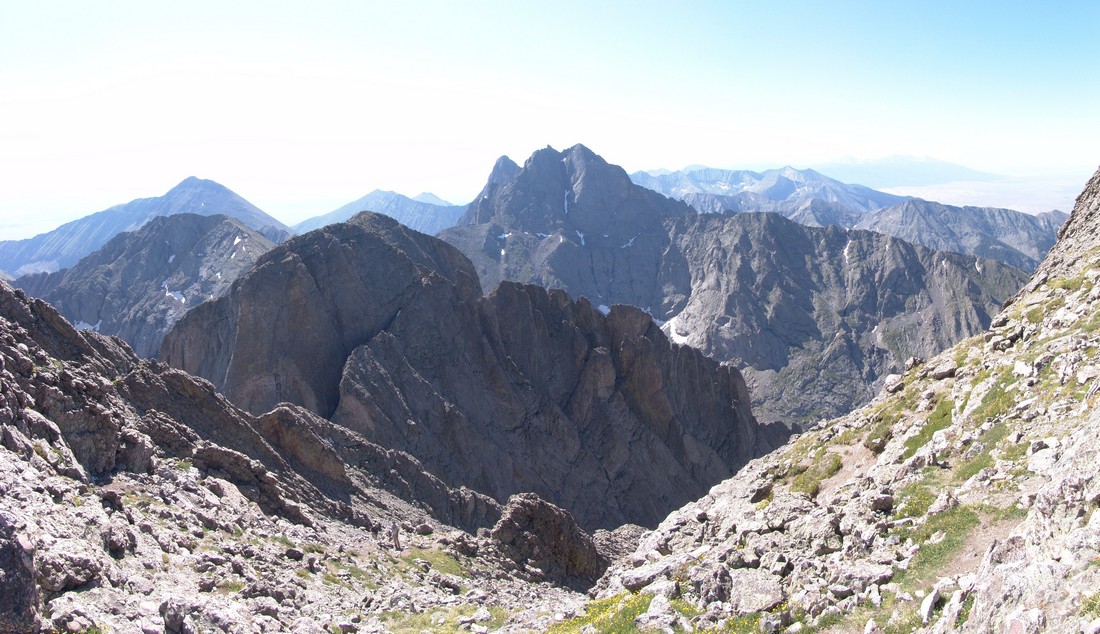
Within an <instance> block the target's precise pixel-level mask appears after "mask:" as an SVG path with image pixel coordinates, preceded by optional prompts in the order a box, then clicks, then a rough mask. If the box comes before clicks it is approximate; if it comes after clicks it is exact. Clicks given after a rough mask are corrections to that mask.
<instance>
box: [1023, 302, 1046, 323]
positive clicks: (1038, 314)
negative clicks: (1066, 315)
mask: <svg viewBox="0 0 1100 634" xmlns="http://www.w3.org/2000/svg"><path fill="white" fill-rule="evenodd" d="M1046 312H1047V311H1046V308H1044V307H1043V306H1036V307H1035V308H1032V309H1031V310H1029V311H1027V312H1026V313H1024V317H1025V318H1027V320H1028V321H1029V322H1030V323H1033V324H1037V323H1039V322H1041V321H1043V316H1044V315H1046Z"/></svg>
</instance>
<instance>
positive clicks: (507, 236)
mask: <svg viewBox="0 0 1100 634" xmlns="http://www.w3.org/2000/svg"><path fill="white" fill-rule="evenodd" d="M511 235H512V232H511V231H509V232H508V233H502V234H500V235H499V236H497V240H507V239H508V238H509V237H510V236H511Z"/></svg>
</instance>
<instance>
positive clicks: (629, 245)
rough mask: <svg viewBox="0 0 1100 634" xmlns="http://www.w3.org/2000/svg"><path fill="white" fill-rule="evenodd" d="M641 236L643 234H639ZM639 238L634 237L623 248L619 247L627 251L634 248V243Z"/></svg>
mask: <svg viewBox="0 0 1100 634" xmlns="http://www.w3.org/2000/svg"><path fill="white" fill-rule="evenodd" d="M640 235H642V234H640V233H639V234H638V236H640ZM638 236H634V237H633V238H631V239H629V240H627V241H626V244H624V245H623V246H621V247H619V248H620V249H625V248H627V247H632V246H634V241H635V240H637V239H638Z"/></svg>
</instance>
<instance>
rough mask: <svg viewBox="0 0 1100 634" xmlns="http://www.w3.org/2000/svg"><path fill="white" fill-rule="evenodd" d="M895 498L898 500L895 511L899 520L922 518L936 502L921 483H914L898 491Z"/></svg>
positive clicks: (933, 496)
mask: <svg viewBox="0 0 1100 634" xmlns="http://www.w3.org/2000/svg"><path fill="white" fill-rule="evenodd" d="M897 498H898V500H900V503H899V504H898V506H897V511H896V515H897V517H899V518H904V517H924V515H925V514H927V513H928V508H929V507H930V506H932V503H933V502H935V501H936V495H935V494H934V493H932V490H931V489H930V488H928V486H927V485H926V484H924V483H922V482H915V483H913V484H910V485H908V486H906V487H905V488H904V489H902V490H901V491H898V495H897Z"/></svg>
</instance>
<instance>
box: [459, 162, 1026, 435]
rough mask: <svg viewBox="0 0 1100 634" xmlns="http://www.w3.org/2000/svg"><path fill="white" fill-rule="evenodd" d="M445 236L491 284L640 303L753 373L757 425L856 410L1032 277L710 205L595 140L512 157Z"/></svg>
mask: <svg viewBox="0 0 1100 634" xmlns="http://www.w3.org/2000/svg"><path fill="white" fill-rule="evenodd" d="M811 206H812V205H811ZM819 206H820V205H819ZM440 237H441V238H442V239H444V240H447V241H448V242H450V243H452V244H454V245H455V246H457V247H458V248H459V249H461V250H462V252H463V253H464V254H466V255H467V256H468V257H469V258H470V260H471V262H473V265H474V267H475V269H476V270H477V273H478V275H480V276H481V279H482V280H483V281H488V283H495V281H496V280H502V279H510V280H517V281H521V282H530V283H537V284H540V285H542V286H546V287H550V288H554V287H557V288H562V289H565V290H566V291H567V292H569V293H570V294H571V295H573V296H575V297H577V296H583V297H586V298H588V299H589V301H591V303H592V304H594V305H597V306H604V307H606V306H611V305H613V304H630V305H633V306H638V307H641V308H643V309H644V310H646V311H647V312H649V313H650V314H652V315H654V317H655V318H656V319H659V320H662V321H666V322H668V323H666V324H665V325H664V328H665V331H666V332H667V333H668V334H669V335H670V336H671V337H672V338H673V339H674V341H676V342H677V343H686V344H689V345H692V346H695V347H698V348H700V349H702V350H703V351H704V352H705V353H707V354H708V355H711V356H713V357H714V358H716V359H718V360H720V361H723V362H728V363H731V364H733V365H735V366H737V367H739V368H741V369H742V371H743V372H745V373H746V378H747V379H748V380H749V382H750V391H751V393H752V394H753V399H754V401H753V411H754V412H755V413H756V415H757V417H758V418H760V419H761V420H767V421H776V420H783V421H787V422H789V423H797V424H803V423H807V422H811V423H812V422H816V421H817V420H819V419H822V418H828V417H831V416H836V415H839V414H841V413H844V412H847V411H850V410H851V409H852V407H854V406H857V405H859V404H862V403H865V402H866V401H867V400H869V399H870V398H871V397H872V396H873V395H874V393H875V391H876V390H877V389H878V388H879V387H881V385H882V382H883V380H884V379H885V377H886V376H887V375H889V374H891V373H894V372H897V371H900V370H901V369H902V367H903V364H904V362H905V360H906V359H907V358H909V357H911V356H922V357H927V356H930V355H932V354H935V353H936V352H939V351H940V350H942V349H943V348H945V347H946V346H948V345H950V344H952V343H954V342H955V341H958V340H959V339H961V338H964V337H967V336H970V335H973V334H976V333H978V332H981V330H982V329H984V328H985V327H987V326H988V325H989V318H990V316H991V315H992V314H993V313H994V312H996V310H998V309H999V307H1000V306H1001V304H1002V303H1003V302H1004V301H1005V300H1006V299H1007V298H1008V297H1010V296H1011V295H1012V294H1013V293H1014V292H1016V290H1017V289H1019V288H1020V286H1022V284H1023V283H1024V281H1025V279H1026V278H1025V274H1024V273H1023V272H1021V271H1018V270H1015V269H1012V268H1010V267H1006V266H1004V265H1002V264H1000V263H997V262H993V261H988V260H982V259H977V258H974V257H964V256H959V255H956V254H949V253H939V252H935V251H931V250H929V249H926V248H922V247H917V246H913V245H910V244H908V243H905V242H902V241H899V240H891V239H888V238H886V237H882V236H876V235H875V234H872V233H870V232H862V231H846V230H844V229H841V228H839V227H835V226H834V227H825V228H820V227H807V226H804V225H799V224H797V223H795V222H791V221H788V220H786V219H784V218H781V217H779V216H777V215H775V214H736V215H733V216H722V215H716V214H698V213H696V212H695V211H694V210H692V209H691V208H690V207H688V206H687V205H686V204H683V203H682V202H679V201H673V200H669V199H667V198H664V197H662V196H659V195H657V194H656V193H654V192H651V191H649V190H646V189H645V188H642V187H640V186H637V185H634V184H633V183H631V182H630V179H629V178H628V177H627V175H626V173H625V172H624V171H623V170H622V169H621V168H618V167H616V166H612V165H608V164H607V163H606V162H604V161H603V160H602V159H600V158H599V157H598V156H596V155H595V154H593V153H592V152H591V151H590V150H588V149H587V148H584V147H583V146H576V147H573V148H570V149H568V150H565V151H564V152H560V153H559V152H556V151H554V150H552V149H550V148H547V149H543V150H539V151H538V152H536V153H535V154H534V155H532V157H531V158H530V159H529V160H528V161H527V163H525V164H524V166H523V168H522V169H521V168H519V167H518V166H516V165H515V164H514V163H512V162H511V161H505V160H503V159H502V160H501V161H499V162H498V163H497V166H496V167H495V168H494V171H493V174H492V176H491V177H490V179H489V182H488V184H487V185H486V187H485V189H484V190H483V192H482V194H481V196H480V197H479V198H478V199H477V200H476V201H474V202H473V203H471V204H470V206H469V207H468V208H467V213H466V216H465V217H464V218H463V220H462V221H460V223H459V226H456V227H454V228H452V229H448V230H446V231H444V232H442V233H441V234H440Z"/></svg>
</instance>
